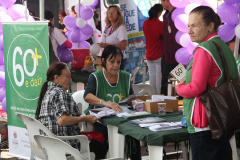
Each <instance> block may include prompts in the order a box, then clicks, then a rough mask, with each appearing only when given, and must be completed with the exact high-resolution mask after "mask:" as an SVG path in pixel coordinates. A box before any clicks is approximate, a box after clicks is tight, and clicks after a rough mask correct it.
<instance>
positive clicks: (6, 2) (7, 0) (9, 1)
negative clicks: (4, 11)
mask: <svg viewBox="0 0 240 160" xmlns="http://www.w3.org/2000/svg"><path fill="white" fill-rule="evenodd" d="M15 2H16V0H0V3H1V5H2V6H3V7H5V8H9V7H10V6H12V5H13V4H14V3H15Z"/></svg>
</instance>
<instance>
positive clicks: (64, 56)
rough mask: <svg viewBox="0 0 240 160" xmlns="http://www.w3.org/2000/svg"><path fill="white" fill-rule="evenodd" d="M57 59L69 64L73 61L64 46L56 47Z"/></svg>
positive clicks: (69, 52) (71, 55)
mask: <svg viewBox="0 0 240 160" xmlns="http://www.w3.org/2000/svg"><path fill="white" fill-rule="evenodd" d="M57 53H58V58H59V59H60V61H62V62H65V63H69V62H71V61H72V59H73V54H72V52H71V50H70V49H68V48H67V47H65V46H58V47H57Z"/></svg>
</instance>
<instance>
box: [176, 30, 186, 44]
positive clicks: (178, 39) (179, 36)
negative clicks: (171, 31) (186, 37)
mask: <svg viewBox="0 0 240 160" xmlns="http://www.w3.org/2000/svg"><path fill="white" fill-rule="evenodd" d="M183 34H184V32H182V31H178V32H177V33H176V35H175V40H176V42H177V43H178V44H180V38H181V36H182V35H183Z"/></svg>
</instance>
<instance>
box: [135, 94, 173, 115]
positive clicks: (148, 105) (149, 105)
mask: <svg viewBox="0 0 240 160" xmlns="http://www.w3.org/2000/svg"><path fill="white" fill-rule="evenodd" d="M136 99H139V100H141V101H143V102H144V110H145V111H147V112H149V113H158V105H157V104H158V103H166V111H167V112H172V111H178V100H167V101H159V102H146V100H147V99H152V96H137V97H136Z"/></svg>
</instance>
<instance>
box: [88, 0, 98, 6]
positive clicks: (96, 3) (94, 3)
mask: <svg viewBox="0 0 240 160" xmlns="http://www.w3.org/2000/svg"><path fill="white" fill-rule="evenodd" d="M96 5H98V0H94V2H93V4H91V5H90V6H96ZM88 7H89V6H88Z"/></svg>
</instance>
